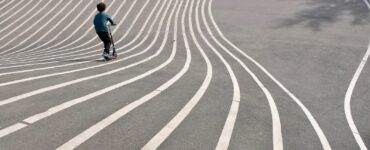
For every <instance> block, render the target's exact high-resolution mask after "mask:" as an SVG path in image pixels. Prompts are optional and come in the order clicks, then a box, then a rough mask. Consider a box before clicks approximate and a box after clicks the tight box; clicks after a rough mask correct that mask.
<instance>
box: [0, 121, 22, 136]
mask: <svg viewBox="0 0 370 150" xmlns="http://www.w3.org/2000/svg"><path fill="white" fill-rule="evenodd" d="M24 127H27V125H26V124H24V123H16V124H14V125H12V126H9V127H7V128H5V129H1V130H0V138H2V137H4V136H7V135H9V134H11V133H13V132H15V131H18V130H20V129H22V128H24Z"/></svg>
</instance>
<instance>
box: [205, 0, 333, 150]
mask: <svg viewBox="0 0 370 150" xmlns="http://www.w3.org/2000/svg"><path fill="white" fill-rule="evenodd" d="M212 1H213V0H210V1H209V3H208V13H209V16H210V19H211V22H212V24H213V26H214V27H215V29H216V31H217V33H218V34H219V36H220V37H221V38H222V39H223V40H224V41H225V42H226V43H228V44H229V45H230V46H231V47H233V48H234V49H235V50H236V51H238V52H239V53H240V54H242V55H243V56H244V57H246V58H247V59H249V60H250V61H251V62H253V63H254V64H255V65H256V66H257V67H258V68H260V69H261V70H262V71H263V72H264V73H265V74H266V75H267V76H268V77H269V78H271V80H272V81H274V82H275V83H276V84H277V85H278V86H279V87H280V88H281V89H282V90H283V91H284V92H285V93H287V94H288V96H289V97H290V98H292V99H293V101H294V102H295V103H297V105H298V106H299V107H300V108H301V109H302V111H303V112H304V113H305V115H306V116H307V118H308V120H309V121H310V123H311V125H312V127H313V128H314V129H315V132H316V134H317V135H318V137H319V139H320V142H321V144H322V147H323V149H325V150H331V146H330V143H329V141H328V140H327V138H326V136H325V134H324V132H323V131H322V129H321V127H320V125H319V124H318V122H317V121H316V119H315V118H314V117H313V115H312V114H311V112H310V111H309V110H308V109H307V107H306V106H305V105H304V104H303V103H302V102H301V101H300V100H299V99H298V98H297V97H296V96H295V95H294V94H293V93H292V92H290V91H289V90H288V89H287V88H286V87H285V86H284V85H283V84H282V83H281V82H280V81H278V80H277V79H276V78H275V77H274V76H272V75H271V73H270V72H268V71H267V70H266V68H264V67H263V66H262V65H261V64H260V63H258V62H257V61H256V60H254V59H253V58H252V57H250V56H249V55H247V54H246V53H245V52H244V51H242V50H241V49H240V48H238V47H237V46H236V45H235V44H233V43H232V42H230V41H229V40H228V39H227V38H226V37H225V35H224V34H223V33H222V32H221V30H220V28H219V27H218V25H217V23H216V21H215V20H214V17H213V13H212Z"/></svg>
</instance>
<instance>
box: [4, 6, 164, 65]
mask: <svg viewBox="0 0 370 150" xmlns="http://www.w3.org/2000/svg"><path fill="white" fill-rule="evenodd" d="M147 2H148V1H147ZM159 2H160V1H157V3H156V4H155V6H154V8H153V9H152V11H151V12H150V15H149V17H148V19H147V20H146V21H145V24H144V25H143V26H142V28H141V30H140V32H139V33H138V34H136V35H137V36H140V35H141V34H142V33H143V32H144V29H145V27H146V25H147V23H148V22H149V19H150V18H151V17H152V15H153V14H154V12H155V9H156V8H157V6H158V5H159ZM147 4H148V3H146V4H145V6H144V7H142V8H141V10H140V12H139V14H138V15H137V16H136V18H135V21H133V22H134V23H136V21H137V19H138V17H139V16H140V15H141V13H142V12H143V10H144V8H145V7H146V6H147ZM158 15H159V14H157V15H156V17H155V18H158ZM155 20H156V19H155ZM121 21H123V20H121ZM121 23H122V22H120V23H119V24H118V26H120V24H121ZM134 23H133V24H134ZM133 24H132V25H133ZM154 24H155V21H153V22H152V24H151V26H150V29H149V31H148V32H147V34H146V36H145V38H144V39H142V40H141V43H139V44H137V45H136V47H137V46H138V45H140V44H142V43H143V42H144V41H145V40H146V39H147V38H148V37H149V33H150V32H151V31H152V29H153V27H154ZM132 25H131V26H130V28H129V30H128V31H127V32H126V33H127V34H128V32H129V31H131V29H132ZM127 34H125V36H126V35H127ZM125 36H124V37H125ZM124 37H122V38H121V39H123V38H124ZM130 43H131V42H130ZM117 44H118V43H117ZM127 46H128V44H126V45H124V47H122V48H120V49H123V48H125V47H127ZM136 47H133V48H131V49H130V50H126V51H125V52H122V53H119V54H124V53H127V52H130V51H131V50H133V49H134V48H136ZM120 49H118V50H120ZM98 55H99V54H97V55H90V56H84V57H78V58H74V59H82V58H89V57H92V56H98ZM59 58H64V57H59ZM53 59H55V58H53ZM50 60H52V59H50ZM71 60H73V59H71ZM43 61H45V60H43ZM55 62H59V61H51V62H41V63H34V64H24V65H15V66H7V67H0V69H9V68H15V67H26V66H32V65H41V64H50V63H55ZM88 62H89V61H88Z"/></svg>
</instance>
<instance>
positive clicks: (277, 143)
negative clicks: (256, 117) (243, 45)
mask: <svg viewBox="0 0 370 150" xmlns="http://www.w3.org/2000/svg"><path fill="white" fill-rule="evenodd" d="M205 4H206V0H203V3H202V20H203V23H204V25H205V26H206V29H207V31H208V33H209V35H210V36H211V38H212V39H213V41H215V42H216V43H217V45H219V46H220V47H221V48H222V49H223V50H224V51H225V52H226V53H228V54H229V55H230V56H231V57H232V58H233V59H235V60H236V61H237V62H238V63H239V64H240V65H241V66H242V67H243V68H244V70H246V71H247V72H248V74H249V75H250V76H251V77H252V78H253V80H254V81H255V82H256V83H257V85H258V86H259V88H260V89H261V90H262V91H263V93H264V94H265V96H266V98H267V100H268V103H269V106H270V111H271V116H272V118H271V119H272V129H273V130H272V131H273V146H274V149H275V150H282V149H283V137H282V133H281V123H280V117H279V111H278V109H277V106H276V104H275V101H274V99H273V97H272V95H271V93H270V91H269V90H268V89H267V88H266V87H265V86H264V85H263V83H262V82H261V80H259V78H258V77H257V76H256V75H255V74H254V73H253V72H252V71H251V70H250V69H249V68H248V67H247V66H246V65H245V63H243V62H242V61H241V60H240V59H239V58H238V57H236V56H235V55H234V54H233V53H231V52H230V51H229V50H228V49H227V48H226V47H225V46H224V45H223V44H221V43H220V41H219V40H218V39H216V37H215V36H214V34H213V32H212V31H211V29H210V27H209V24H208V22H207V19H206V16H205ZM197 10H198V9H197Z"/></svg>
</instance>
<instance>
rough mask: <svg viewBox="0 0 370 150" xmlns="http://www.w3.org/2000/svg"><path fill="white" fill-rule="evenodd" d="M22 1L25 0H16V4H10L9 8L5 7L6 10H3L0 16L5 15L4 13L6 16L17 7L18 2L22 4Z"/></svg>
mask: <svg viewBox="0 0 370 150" xmlns="http://www.w3.org/2000/svg"><path fill="white" fill-rule="evenodd" d="M24 1H25V0H20V1H18V3H17V4H15V5H13V6H12V7H11V8H9V9H7V11H5V12H3V13H1V15H0V18H1V17H4V16H5V15H6V16H8V13H10V12H13V11H14V10H13V9H15V8H17V7H18V6H19V5H20V4H22V3H23V2H24ZM9 4H11V3H9ZM9 4H7V5H9Z"/></svg>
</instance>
